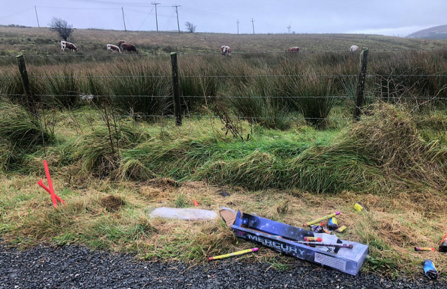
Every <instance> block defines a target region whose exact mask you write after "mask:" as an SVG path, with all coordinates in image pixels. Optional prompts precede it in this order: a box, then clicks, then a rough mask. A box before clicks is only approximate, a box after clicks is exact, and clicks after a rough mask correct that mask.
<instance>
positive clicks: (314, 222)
mask: <svg viewBox="0 0 447 289" xmlns="http://www.w3.org/2000/svg"><path fill="white" fill-rule="evenodd" d="M338 215H340V212H335V213H332V214H330V215H327V216H324V217H321V218H319V219H316V220H313V221H310V222H307V223H306V224H304V227H307V226H310V225H313V224H316V223H318V222H320V221H323V220H327V219H330V218H332V217H335V216H338Z"/></svg>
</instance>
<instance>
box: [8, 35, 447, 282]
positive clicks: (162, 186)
mask: <svg viewBox="0 0 447 289" xmlns="http://www.w3.org/2000/svg"><path fill="white" fill-rule="evenodd" d="M0 33H1V34H0V38H1V43H2V44H1V45H0V51H2V53H3V56H5V57H2V58H1V59H0V65H1V67H2V73H1V74H0V76H1V77H0V94H1V98H0V112H1V113H0V171H1V172H2V175H1V177H0V218H1V222H0V237H1V238H2V239H3V240H5V241H6V242H7V243H9V244H15V245H19V246H23V247H26V246H32V245H35V244H38V243H42V242H45V243H49V244H53V245H65V244H69V243H78V244H85V245H87V246H89V247H91V248H95V249H110V250H115V251H122V252H132V253H135V254H137V256H138V257H139V258H143V259H148V260H153V259H157V258H159V259H162V260H172V259H175V260H185V261H193V262H201V261H204V260H205V257H208V256H211V255H217V254H223V253H227V252H232V251H235V250H238V249H244V248H249V247H250V246H252V244H250V243H248V242H245V241H240V240H237V239H236V238H235V237H234V236H233V235H232V233H231V231H230V230H229V229H228V228H226V226H225V224H224V223H223V222H222V221H221V220H216V221H214V222H209V223H200V222H193V223H186V222H180V221H166V220H159V219H155V220H154V219H148V218H147V212H148V210H149V211H150V210H151V208H154V207H161V206H170V207H193V201H192V200H193V199H196V200H197V201H198V202H199V204H200V205H201V208H205V209H212V210H215V211H217V210H218V209H219V207H220V206H228V207H231V208H233V209H240V210H242V211H245V212H249V213H257V214H258V215H260V216H263V217H267V218H271V219H274V220H277V221H281V222H285V223H287V224H291V225H295V226H300V224H303V223H304V222H306V221H308V220H309V219H313V218H315V217H318V216H321V215H326V214H327V213H330V212H332V211H334V210H339V211H341V212H342V215H341V216H340V219H339V223H340V224H342V225H346V226H347V227H348V230H347V232H346V233H344V234H341V235H340V236H341V238H343V239H348V240H353V241H358V242H362V243H365V244H368V245H369V246H370V258H369V259H368V262H367V264H366V265H365V267H364V269H363V270H366V271H375V272H381V273H384V274H390V275H393V276H397V275H401V274H404V275H413V276H414V275H415V274H420V272H421V271H422V269H421V265H420V262H421V261H422V260H424V259H432V260H433V261H434V263H435V264H436V266H437V268H438V270H439V271H441V272H443V271H445V270H446V269H447V267H446V265H445V256H443V255H442V254H440V253H438V252H414V249H413V248H414V247H415V246H421V247H422V246H423V247H435V248H437V243H438V242H439V240H440V238H441V236H442V235H443V234H444V233H445V232H446V231H447V226H446V225H445V221H444V215H445V214H444V210H445V207H446V205H447V201H446V200H445V197H446V191H445V189H446V183H447V172H446V170H445V163H446V161H447V149H446V145H447V137H446V133H445V128H446V123H447V117H446V107H445V104H444V103H445V100H444V99H445V98H446V97H447V94H446V90H445V89H446V87H447V86H446V85H447V82H446V77H447V65H446V62H445V59H446V58H447V56H446V55H447V54H446V53H445V52H444V51H398V52H390V51H389V52H379V51H371V53H370V62H369V66H368V74H369V75H370V77H368V78H367V84H366V85H367V86H366V91H367V93H366V94H367V96H368V98H367V106H366V108H365V115H363V116H362V118H361V120H360V121H359V122H353V121H352V110H353V96H354V92H355V85H356V82H355V75H356V74H357V67H358V54H355V53H354V54H353V53H348V52H337V53H335V52H326V53H321V52H317V53H303V54H301V53H300V54H299V55H284V54H283V53H269V54H260V55H257V54H237V53H235V55H233V56H232V57H221V56H220V55H180V56H179V67H180V76H181V77H180V85H181V94H182V96H183V98H182V104H183V109H184V110H185V111H186V113H185V118H184V123H183V126H181V127H177V126H175V124H174V120H173V119H171V118H164V117H152V116H147V115H162V114H163V115H166V114H171V113H172V103H171V100H170V98H162V97H156V96H169V95H171V94H172V89H171V79H170V59H169V57H168V56H167V55H157V56H155V53H158V54H161V53H164V52H170V51H172V50H173V48H175V50H177V51H180V52H185V53H191V52H193V51H194V52H215V51H217V49H216V47H217V48H218V47H219V46H220V45H221V44H229V45H230V46H231V47H232V48H233V49H235V48H236V49H235V52H237V51H241V52H261V51H275V52H276V51H278V52H279V51H283V50H284V49H285V48H287V47H288V46H295V45H299V46H300V47H301V48H302V49H304V50H346V47H349V46H350V45H351V44H354V43H355V44H359V45H367V46H368V47H369V48H370V49H372V50H373V49H384V50H389V49H399V50H400V49H403V50H409V49H422V48H424V49H443V48H445V44H447V42H437V41H428V42H427V41H423V40H422V41H421V40H415V39H401V38H393V37H383V36H374V35H359V36H354V35H225V34H181V35H178V34H175V33H160V34H157V33H145V32H142V33H136V32H128V33H125V32H120V31H107V32H104V31H96V30H77V31H76V32H75V35H74V37H75V38H74V40H73V41H74V42H76V43H79V46H80V47H81V48H83V50H81V51H80V53H79V54H76V55H78V56H66V55H73V54H68V53H61V52H60V51H59V44H58V40H57V38H56V37H54V35H52V34H51V33H49V32H48V30H45V29H25V28H14V29H13V28H4V27H0ZM132 37H134V38H132ZM120 38H124V39H125V40H126V41H127V42H134V43H136V44H137V45H139V47H141V51H142V52H143V54H154V57H152V56H148V57H145V58H141V56H132V57H131V56H123V57H121V56H119V57H112V56H111V55H110V54H107V52H106V51H105V49H104V47H103V46H105V43H110V42H111V43H115V42H117V40H118V39H120ZM28 39H30V40H28ZM42 39H44V40H42ZM45 39H47V40H45ZM75 40H76V41H75ZM14 41H16V42H14ZM39 41H43V42H42V43H40V44H39V45H37V43H38V42H39ZM44 42H45V43H44ZM222 42H225V43H222ZM229 42H231V43H229ZM233 43H234V44H233ZM87 50H88V53H87V52H85V51H87ZM103 50H104V51H103ZM18 52H23V53H25V54H26V53H29V54H33V55H34V54H41V55H44V54H51V55H52V56H50V57H35V56H29V57H26V56H25V57H26V60H27V65H28V72H29V74H30V82H31V89H32V92H33V94H34V96H35V97H36V101H37V102H38V104H37V112H38V116H37V117H36V116H34V115H33V114H31V113H30V112H29V110H27V107H28V106H27V102H26V101H25V98H24V97H23V93H24V91H23V87H22V84H21V79H20V77H19V74H18V71H17V67H16V64H15V62H16V59H15V57H14V55H15V54H16V53H18ZM59 54H62V55H64V56H63V57H62V56H61V57H59V56H57V55H59ZM103 54H104V55H105V56H104V55H103ZM216 54H217V52H216ZM79 55H82V57H79ZM267 75H270V77H265V76H267ZM427 75H428V76H427ZM214 76H220V77H219V78H217V77H214ZM328 76H330V77H328ZM80 95H94V96H95V98H94V99H92V100H82V99H80V97H79V96H80ZM124 96H126V97H124ZM143 96H144V97H143ZM189 96H197V97H196V98H191V97H189ZM297 96H301V97H297ZM331 96H334V97H331ZM303 97H308V98H303ZM198 115H199V116H198ZM145 116H146V117H145ZM315 119H318V121H315ZM44 159H46V160H47V161H48V163H49V165H50V170H51V172H52V176H53V182H54V186H55V188H56V191H57V193H58V194H59V195H60V197H61V198H62V199H63V200H65V202H66V203H67V206H60V207H59V208H58V209H54V208H53V207H52V206H51V204H50V198H49V195H48V194H47V193H45V192H43V190H42V189H40V188H39V187H38V186H37V184H36V182H37V181H38V180H39V178H43V177H44V176H45V173H44V170H43V165H42V161H43V160H44ZM222 190H225V191H227V192H229V193H230V195H231V196H230V197H228V198H223V197H222V196H220V192H221V191H222ZM358 201H360V202H362V203H364V204H365V205H367V206H368V207H369V208H370V211H369V212H356V211H355V210H354V209H353V205H354V204H355V202H358ZM242 258H246V259H253V260H257V261H267V262H270V263H272V266H274V267H275V268H278V269H282V268H286V267H287V266H288V265H290V264H293V262H295V260H294V259H292V258H286V257H283V256H279V255H278V254H277V253H275V252H273V251H270V250H268V249H265V248H263V249H262V250H261V251H260V252H259V254H253V255H251V256H246V257H242Z"/></svg>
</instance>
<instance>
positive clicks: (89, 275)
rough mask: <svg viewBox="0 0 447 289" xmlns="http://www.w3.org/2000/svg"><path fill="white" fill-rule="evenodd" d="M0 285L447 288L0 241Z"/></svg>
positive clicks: (301, 268) (306, 269)
mask: <svg viewBox="0 0 447 289" xmlns="http://www.w3.org/2000/svg"><path fill="white" fill-rule="evenodd" d="M421 270H422V268H421ZM0 288H8V289H9V288H14V289H16V288H17V289H18V288H48V289H49V288H251V289H254V288H318V289H322V288H340V289H341V288H447V280H445V279H443V280H438V281H435V282H431V281H429V280H428V279H426V278H424V277H423V276H422V275H421V276H420V277H418V278H416V279H415V280H405V279H400V280H393V281H391V280H388V279H386V278H382V277H380V276H376V275H373V274H364V273H360V274H359V275H358V276H356V277H353V276H350V275H347V274H343V273H340V272H338V271H335V270H331V269H325V268H321V267H319V266H316V265H313V264H310V263H308V262H303V261H300V260H297V262H296V266H294V268H292V269H290V270H287V271H284V272H281V271H275V270H274V269H272V268H271V266H270V265H269V264H250V263H244V262H242V261H238V260H237V259H227V260H222V261H215V262H212V263H209V264H207V265H201V266H194V267H191V268H189V266H188V265H185V264H182V263H164V262H142V261H137V260H136V259H135V258H133V257H131V256H126V255H119V254H110V253H106V252H96V251H90V250H89V249H87V248H85V247H80V246H64V247H60V248H51V247H46V246H37V247H34V248H32V249H30V250H28V251H23V252H19V251H17V250H16V249H9V248H7V247H5V246H4V245H2V244H0Z"/></svg>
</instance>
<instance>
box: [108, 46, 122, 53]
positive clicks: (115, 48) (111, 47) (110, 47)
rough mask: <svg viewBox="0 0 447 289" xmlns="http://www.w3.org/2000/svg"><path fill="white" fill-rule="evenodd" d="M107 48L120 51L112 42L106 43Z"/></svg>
mask: <svg viewBox="0 0 447 289" xmlns="http://www.w3.org/2000/svg"><path fill="white" fill-rule="evenodd" d="M107 50H109V51H116V52H118V53H122V52H121V49H120V48H119V47H118V46H116V45H113V44H107Z"/></svg>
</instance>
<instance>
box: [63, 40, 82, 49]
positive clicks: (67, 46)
mask: <svg viewBox="0 0 447 289" xmlns="http://www.w3.org/2000/svg"><path fill="white" fill-rule="evenodd" d="M65 48H68V49H70V50H71V51H72V52H75V51H78V48H77V47H76V45H74V44H73V43H71V42H68V41H64V40H62V41H61V50H62V51H65Z"/></svg>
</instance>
